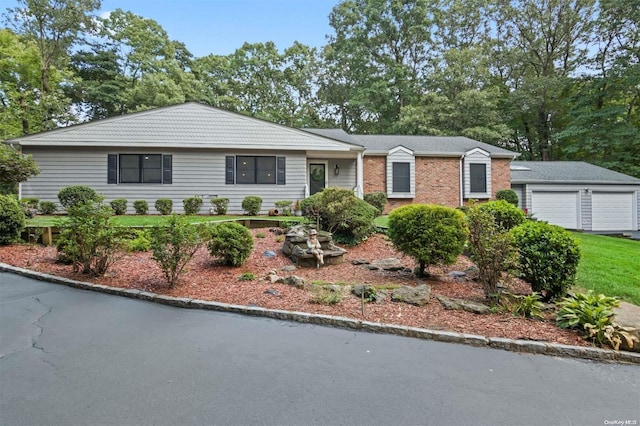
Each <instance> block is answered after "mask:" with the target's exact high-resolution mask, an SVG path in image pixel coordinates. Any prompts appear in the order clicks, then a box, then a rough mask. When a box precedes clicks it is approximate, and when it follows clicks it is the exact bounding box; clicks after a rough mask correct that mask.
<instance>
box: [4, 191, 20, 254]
mask: <svg viewBox="0 0 640 426" xmlns="http://www.w3.org/2000/svg"><path fill="white" fill-rule="evenodd" d="M25 225H26V219H25V216H24V212H23V211H22V209H21V208H20V205H19V204H18V201H17V200H16V199H15V197H13V196H11V195H1V194H0V245H6V244H11V243H12V242H14V241H15V240H17V239H19V238H20V233H21V232H22V230H23V229H24V227H25Z"/></svg>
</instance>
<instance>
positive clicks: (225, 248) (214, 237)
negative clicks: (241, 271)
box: [207, 222, 253, 266]
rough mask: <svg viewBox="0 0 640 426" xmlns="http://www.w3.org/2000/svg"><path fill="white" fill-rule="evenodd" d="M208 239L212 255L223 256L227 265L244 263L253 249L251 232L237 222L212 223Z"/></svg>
mask: <svg viewBox="0 0 640 426" xmlns="http://www.w3.org/2000/svg"><path fill="white" fill-rule="evenodd" d="M207 240H208V241H207V246H208V247H209V252H210V253H211V256H213V257H220V258H222V260H223V262H224V264H226V265H232V266H240V265H243V264H244V263H245V262H246V261H247V259H248V258H249V255H250V254H251V250H253V237H252V236H251V232H249V230H248V229H247V228H245V227H244V226H242V225H240V224H239V223H237V222H222V223H217V224H215V225H212V226H211V227H209V232H208V237H207Z"/></svg>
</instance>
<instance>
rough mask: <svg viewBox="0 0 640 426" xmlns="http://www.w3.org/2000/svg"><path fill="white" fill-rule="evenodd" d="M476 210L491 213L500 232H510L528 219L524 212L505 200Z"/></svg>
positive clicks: (484, 204)
mask: <svg viewBox="0 0 640 426" xmlns="http://www.w3.org/2000/svg"><path fill="white" fill-rule="evenodd" d="M473 207H475V206H473ZM476 208H478V209H480V210H482V211H485V212H488V213H490V214H491V216H492V217H493V220H494V221H495V223H496V225H497V226H498V228H499V230H500V231H508V230H510V229H511V228H513V227H515V226H518V225H520V224H521V223H523V222H524V221H525V219H526V215H525V214H524V212H523V211H522V210H520V209H519V208H518V207H516V206H514V205H512V204H509V203H508V202H506V201H504V200H500V201H488V202H486V203H483V204H480V205H478V206H477V207H476Z"/></svg>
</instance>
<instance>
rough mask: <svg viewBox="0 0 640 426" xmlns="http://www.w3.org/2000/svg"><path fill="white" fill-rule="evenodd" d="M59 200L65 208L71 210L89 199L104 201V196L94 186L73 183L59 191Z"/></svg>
mask: <svg viewBox="0 0 640 426" xmlns="http://www.w3.org/2000/svg"><path fill="white" fill-rule="evenodd" d="M58 200H59V201H60V205H61V206H62V207H64V208H65V210H69V209H70V208H72V207H74V206H77V205H79V204H84V203H87V202H89V201H102V200H103V197H102V196H101V195H99V194H98V193H97V192H96V191H95V190H94V189H93V188H89V187H88V186H86V185H71V186H66V187H64V188H62V189H61V190H60V191H59V192H58Z"/></svg>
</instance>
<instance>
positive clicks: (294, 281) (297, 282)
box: [276, 275, 307, 289]
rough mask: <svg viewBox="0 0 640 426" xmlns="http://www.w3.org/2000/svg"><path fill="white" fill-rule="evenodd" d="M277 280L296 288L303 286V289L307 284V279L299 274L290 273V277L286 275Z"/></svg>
mask: <svg viewBox="0 0 640 426" xmlns="http://www.w3.org/2000/svg"><path fill="white" fill-rule="evenodd" d="M276 282H277V283H280V284H286V285H290V286H293V287H295V288H301V289H302V288H304V287H305V285H306V284H307V281H306V280H305V279H304V278H302V277H299V276H297V275H289V276H288V277H284V278H282V277H281V278H280V279H278V280H277V281H276Z"/></svg>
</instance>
